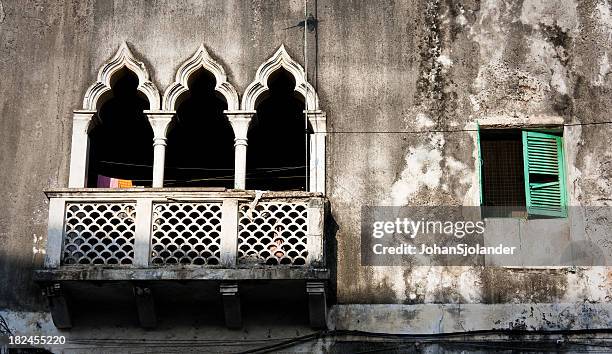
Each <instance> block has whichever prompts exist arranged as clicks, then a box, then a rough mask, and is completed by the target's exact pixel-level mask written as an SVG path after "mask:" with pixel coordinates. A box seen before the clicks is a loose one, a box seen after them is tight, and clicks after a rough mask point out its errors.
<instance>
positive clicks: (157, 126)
mask: <svg viewBox="0 0 612 354" xmlns="http://www.w3.org/2000/svg"><path fill="white" fill-rule="evenodd" d="M144 114H146V115H147V118H149V123H150V124H151V128H153V136H154V140H157V139H165V138H166V133H168V126H169V125H170V122H171V121H172V117H174V115H175V114H176V111H158V110H146V111H144Z"/></svg>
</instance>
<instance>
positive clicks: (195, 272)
mask: <svg viewBox="0 0 612 354" xmlns="http://www.w3.org/2000/svg"><path fill="white" fill-rule="evenodd" d="M327 279H329V271H328V270H327V269H324V268H297V267H279V266H274V267H257V268H235V269H227V268H210V267H208V268H203V267H169V266H165V267H163V268H123V269H121V268H106V267H94V266H73V267H62V268H60V269H40V270H36V271H34V280H35V281H38V282H57V281H74V280H86V281H122V280H128V281H149V280H219V281H238V280H327Z"/></svg>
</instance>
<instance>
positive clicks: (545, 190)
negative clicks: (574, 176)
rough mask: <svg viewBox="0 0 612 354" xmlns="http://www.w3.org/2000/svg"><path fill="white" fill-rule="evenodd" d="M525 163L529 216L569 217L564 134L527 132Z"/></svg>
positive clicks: (525, 137)
mask: <svg viewBox="0 0 612 354" xmlns="http://www.w3.org/2000/svg"><path fill="white" fill-rule="evenodd" d="M523 162H524V167H525V194H526V200H527V213H528V215H545V216H556V217H565V216H567V209H566V197H565V196H566V191H565V171H564V167H563V141H562V139H561V137H559V136H556V135H551V134H545V133H538V132H528V131H524V132H523Z"/></svg>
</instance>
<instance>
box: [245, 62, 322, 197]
mask: <svg viewBox="0 0 612 354" xmlns="http://www.w3.org/2000/svg"><path fill="white" fill-rule="evenodd" d="M268 87H269V91H268V92H267V94H266V96H265V97H263V98H261V99H260V100H259V103H258V105H257V115H256V116H255V117H254V118H253V121H252V122H251V125H250V127H249V132H248V144H249V145H248V150H247V170H246V171H247V175H246V186H247V188H248V189H260V190H307V189H308V188H307V185H308V180H307V173H306V169H307V168H308V158H309V157H308V144H309V141H310V137H309V134H307V126H306V125H305V119H306V118H305V116H304V101H303V98H302V97H301V96H300V95H299V94H298V93H296V92H295V79H294V78H293V76H292V75H291V74H290V73H289V72H287V71H285V70H278V71H277V72H275V73H274V74H273V75H271V76H270V79H269V80H268ZM308 131H310V127H308Z"/></svg>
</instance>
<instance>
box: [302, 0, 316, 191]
mask: <svg viewBox="0 0 612 354" xmlns="http://www.w3.org/2000/svg"><path fill="white" fill-rule="evenodd" d="M304 81H306V94H305V95H304V149H305V150H306V153H305V154H304V156H305V161H304V165H306V168H305V171H304V174H305V175H306V178H305V181H304V190H305V191H308V189H309V188H308V169H309V167H310V164H309V161H308V160H309V155H310V154H309V153H308V152H309V151H308V150H309V147H310V146H309V145H310V144H309V140H310V139H308V138H309V136H308V86H309V85H308V0H304ZM315 141H316V140H315ZM315 148H316V147H315ZM310 178H312V176H310Z"/></svg>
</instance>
